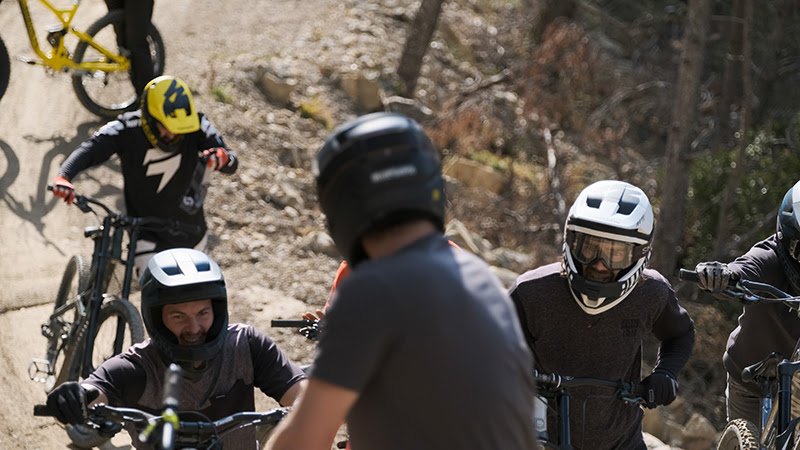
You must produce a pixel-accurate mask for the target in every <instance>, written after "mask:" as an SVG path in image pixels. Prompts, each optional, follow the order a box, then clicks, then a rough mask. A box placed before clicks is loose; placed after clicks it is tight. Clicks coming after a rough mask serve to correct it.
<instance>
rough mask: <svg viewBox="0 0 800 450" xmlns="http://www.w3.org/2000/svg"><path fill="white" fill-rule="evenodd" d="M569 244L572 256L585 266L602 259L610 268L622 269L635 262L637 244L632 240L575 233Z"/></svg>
mask: <svg viewBox="0 0 800 450" xmlns="http://www.w3.org/2000/svg"><path fill="white" fill-rule="evenodd" d="M568 244H569V249H570V251H571V252H572V256H573V257H574V258H575V259H576V260H577V261H578V262H579V263H581V264H583V265H584V266H590V265H592V264H594V263H595V262H597V261H602V263H603V264H604V265H605V266H606V267H607V268H608V269H610V270H622V269H625V268H628V267H630V266H631V265H633V262H634V253H635V247H636V245H635V244H634V243H632V242H621V241H615V240H613V239H607V238H601V237H597V236H592V235H590V234H584V233H574V235H573V238H572V239H571V240H570V242H568ZM637 259H638V258H637Z"/></svg>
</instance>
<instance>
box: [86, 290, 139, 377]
mask: <svg viewBox="0 0 800 450" xmlns="http://www.w3.org/2000/svg"><path fill="white" fill-rule="evenodd" d="M143 340H144V323H143V322H142V317H141V315H139V310H137V309H136V307H135V306H133V304H132V303H131V302H129V301H127V300H121V299H119V298H116V297H110V298H108V299H106V300H104V301H103V306H102V307H101V308H100V314H99V315H98V317H97V333H96V334H95V335H94V340H93V343H92V350H91V351H92V355H91V356H92V358H91V359H92V367H91V368H90V370H89V372H91V371H92V370H94V369H95V368H96V367H97V366H99V365H100V364H102V363H103V361H105V360H106V359H108V358H111V357H112V356H114V355H117V354H119V353H121V352H123V351H125V350H126V349H127V348H128V347H130V346H131V345H133V344H136V343H139V342H142V341H143Z"/></svg>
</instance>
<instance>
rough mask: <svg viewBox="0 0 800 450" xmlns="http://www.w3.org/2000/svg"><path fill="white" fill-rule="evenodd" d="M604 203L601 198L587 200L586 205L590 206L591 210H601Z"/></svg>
mask: <svg viewBox="0 0 800 450" xmlns="http://www.w3.org/2000/svg"><path fill="white" fill-rule="evenodd" d="M601 203H603V199H601V198H596V197H594V198H587V199H586V204H587V205H589V207H590V208H599V207H600V204H601Z"/></svg>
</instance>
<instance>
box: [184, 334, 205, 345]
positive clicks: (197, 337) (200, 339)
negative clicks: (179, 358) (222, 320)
mask: <svg viewBox="0 0 800 450" xmlns="http://www.w3.org/2000/svg"><path fill="white" fill-rule="evenodd" d="M205 342H206V332H200V333H181V335H180V337H179V338H178V343H179V344H180V345H186V346H195V345H201V344H204V343H205Z"/></svg>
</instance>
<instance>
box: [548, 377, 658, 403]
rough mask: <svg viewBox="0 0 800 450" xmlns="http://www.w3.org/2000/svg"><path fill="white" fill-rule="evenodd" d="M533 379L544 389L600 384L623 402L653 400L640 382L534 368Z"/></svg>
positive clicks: (647, 401)
mask: <svg viewBox="0 0 800 450" xmlns="http://www.w3.org/2000/svg"><path fill="white" fill-rule="evenodd" d="M533 379H534V380H535V381H536V385H537V387H539V388H540V389H543V390H546V391H552V392H557V391H559V390H562V389H570V388H573V387H579V386H601V387H609V388H614V389H615V390H616V392H617V396H618V397H619V398H620V399H621V400H623V401H624V402H625V403H630V404H637V405H646V404H648V403H653V401H654V398H653V392H652V391H650V392H648V391H646V390H645V388H644V386H642V385H641V384H638V383H634V382H630V381H622V380H606V379H602V378H592V377H572V376H567V375H559V374H557V373H541V372H538V371H536V370H534V371H533Z"/></svg>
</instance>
